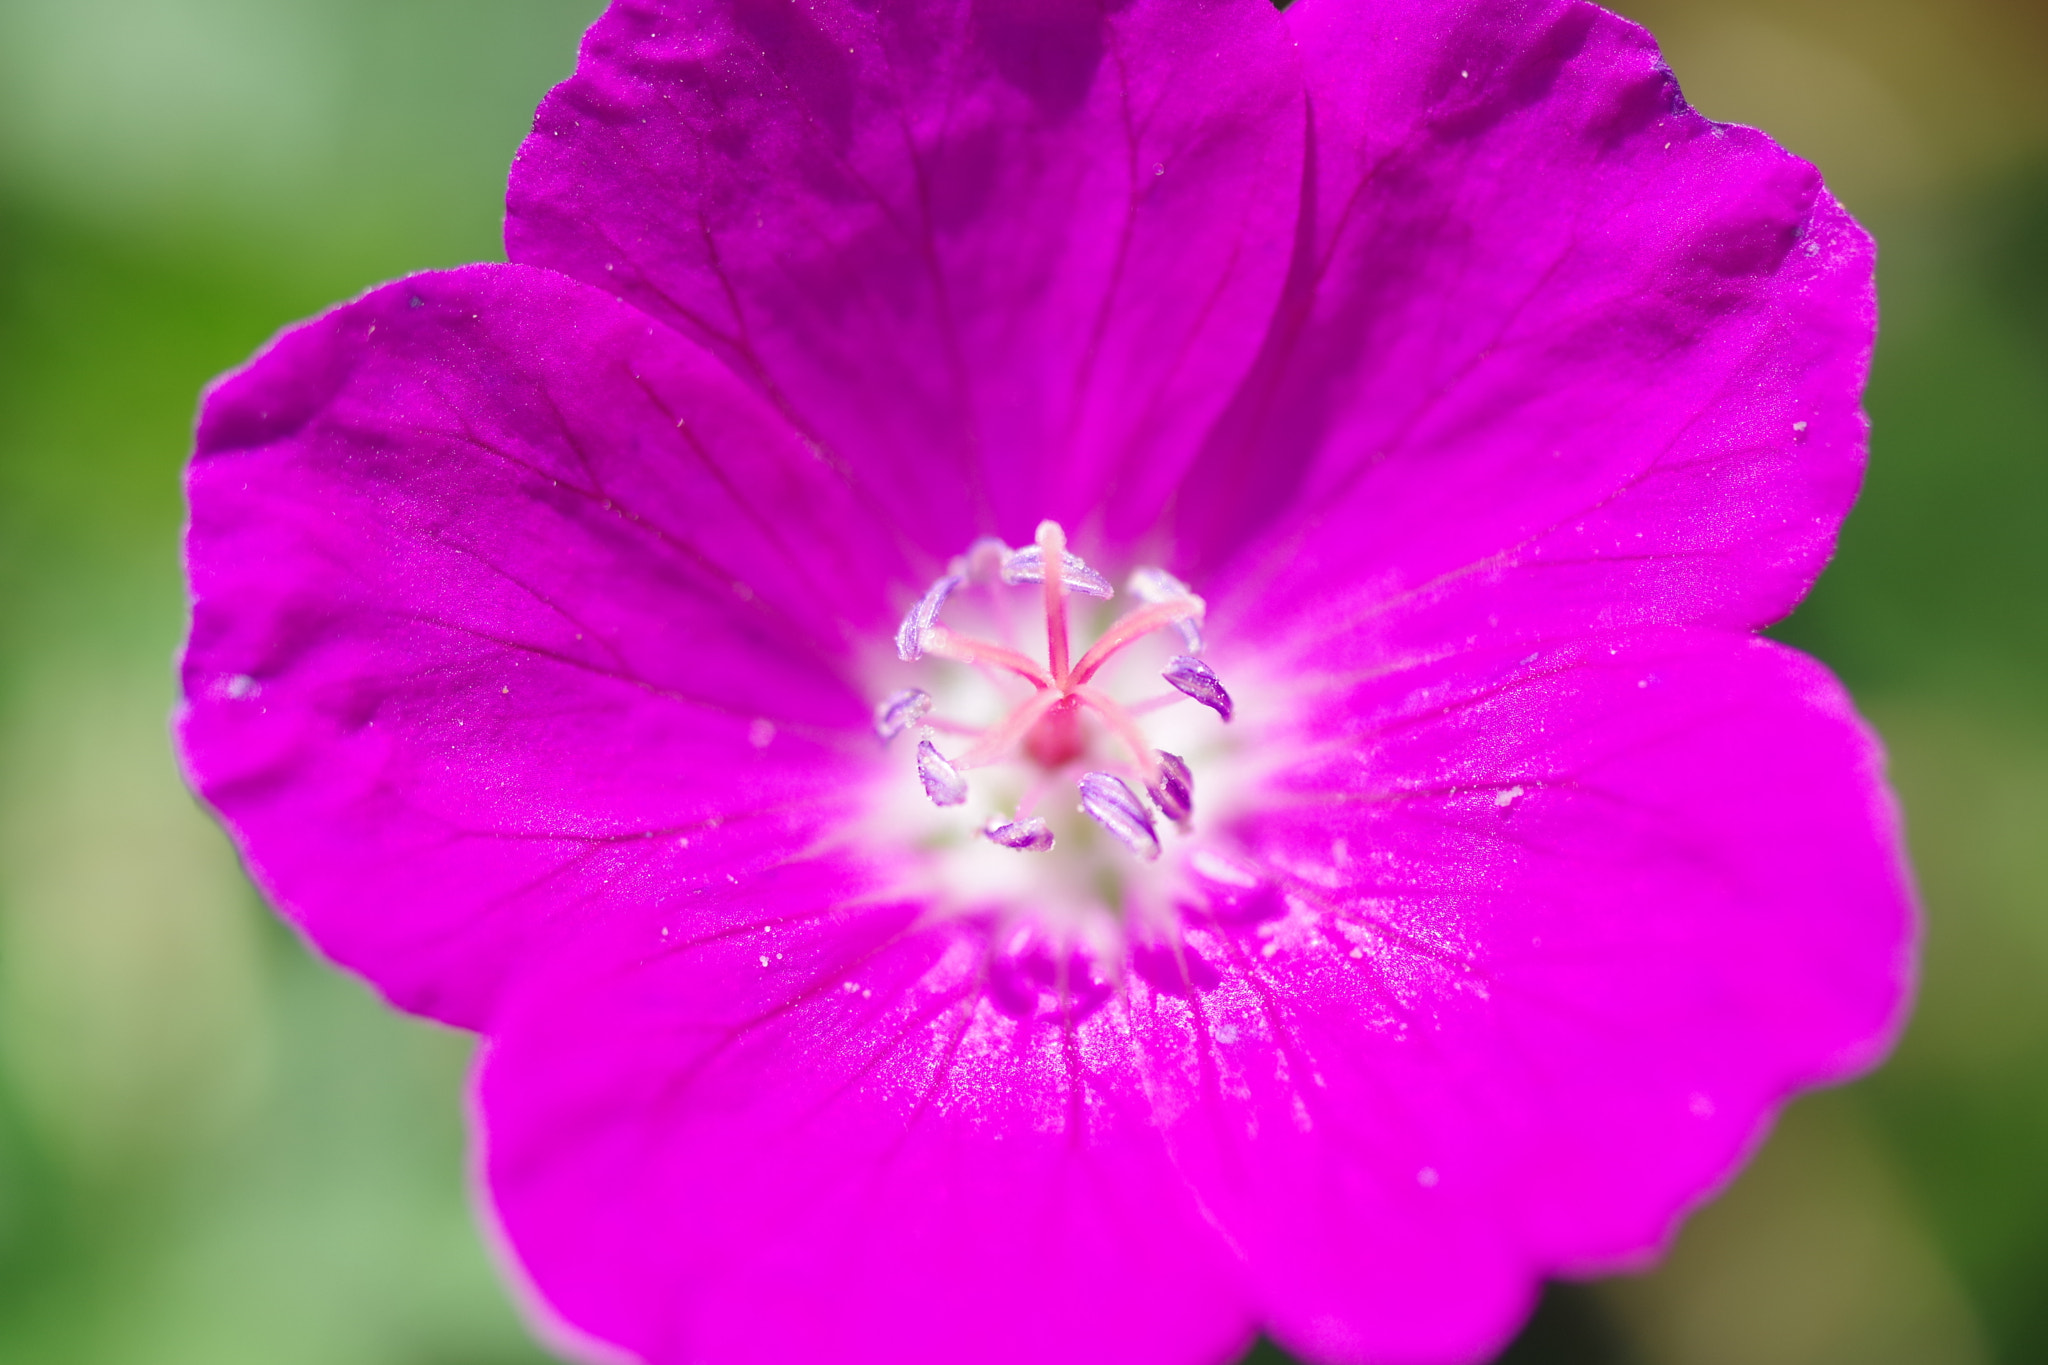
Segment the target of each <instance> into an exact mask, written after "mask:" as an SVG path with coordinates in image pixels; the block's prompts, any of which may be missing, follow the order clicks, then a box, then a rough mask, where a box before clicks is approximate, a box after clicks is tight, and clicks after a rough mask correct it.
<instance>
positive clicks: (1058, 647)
mask: <svg viewBox="0 0 2048 1365" xmlns="http://www.w3.org/2000/svg"><path fill="white" fill-rule="evenodd" d="M1066 559H1067V533H1066V532H1065V531H1062V530H1061V529H1060V524H1059V523H1058V522H1056V521H1052V520H1049V519H1048V520H1046V521H1041V522H1039V523H1038V568H1039V581H1040V582H1041V583H1043V584H1045V662H1046V666H1047V667H1048V668H1050V669H1051V670H1052V676H1053V681H1055V682H1057V683H1058V684H1059V685H1060V686H1061V687H1065V686H1066V685H1067V661H1068V659H1069V657H1070V656H1069V655H1068V653H1067V589H1066V575H1065V572H1064V565H1065V563H1066ZM1077 562H1078V561H1077Z"/></svg>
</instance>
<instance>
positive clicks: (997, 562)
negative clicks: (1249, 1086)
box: [947, 536, 1010, 585]
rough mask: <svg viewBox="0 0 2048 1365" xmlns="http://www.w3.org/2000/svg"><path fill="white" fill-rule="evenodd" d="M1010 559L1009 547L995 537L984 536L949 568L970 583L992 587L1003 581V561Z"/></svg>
mask: <svg viewBox="0 0 2048 1365" xmlns="http://www.w3.org/2000/svg"><path fill="white" fill-rule="evenodd" d="M1009 557H1010V547H1009V546H1007V545H1005V544H1003V542H1002V541H1000V540H998V539H996V538H995V537H994V536H982V537H981V538H980V539H978V540H976V541H975V542H974V543H973V544H972V545H970V546H968V547H967V553H966V554H964V555H962V556H960V558H958V559H956V560H954V561H953V563H952V564H950V565H948V566H947V567H948V568H950V569H951V570H952V571H953V572H954V573H957V574H960V575H961V576H963V577H964V578H966V580H967V581H968V582H969V583H979V584H990V585H992V584H996V583H1000V582H1002V581H1003V561H1004V560H1006V559H1008V558H1009Z"/></svg>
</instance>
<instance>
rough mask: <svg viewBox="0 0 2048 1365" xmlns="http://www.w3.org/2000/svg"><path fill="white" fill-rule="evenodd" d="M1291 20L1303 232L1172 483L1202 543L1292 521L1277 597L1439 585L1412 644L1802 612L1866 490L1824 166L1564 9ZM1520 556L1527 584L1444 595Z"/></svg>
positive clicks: (1850, 291) (1608, 18)
mask: <svg viewBox="0 0 2048 1365" xmlns="http://www.w3.org/2000/svg"><path fill="white" fill-rule="evenodd" d="M1286 17H1287V20H1288V23H1289V26H1290V28H1291V29H1292V31H1293V32H1294V33H1295V34H1297V35H1298V36H1299V38H1300V41H1301V50H1302V55H1303V60H1304V65H1305V66H1306V68H1307V71H1308V79H1309V85H1310V91H1311V105H1312V115H1313V138H1312V149H1311V164H1312V166H1313V172H1312V185H1311V190H1310V194H1309V198H1308V200H1307V202H1306V205H1305V215H1306V218H1307V220H1309V221H1312V223H1313V226H1312V227H1310V226H1308V224H1307V223H1306V222H1305V224H1304V241H1305V243H1307V242H1310V241H1312V245H1305V246H1304V250H1303V252H1302V254H1301V256H1300V257H1299V258H1298V259H1297V262H1296V269H1295V274H1294V276H1293V278H1292V279H1291V281H1290V285H1289V294H1288V298H1287V300H1286V301H1285V302H1284V303H1283V304H1282V306H1281V308H1280V310H1279V312H1278V314H1277V316H1276V320H1275V323H1274V326H1273V329H1272V331H1271V333H1270V334H1269V336H1268V339H1267V348H1266V352H1265V353H1264V355H1263V356H1262V358H1261V361H1260V365H1259V370H1258V373H1257V374H1256V375H1255V376H1254V378H1253V380H1252V381H1251V382H1250V383H1248V385H1247V386H1246V388H1245V390H1244V392H1243V393H1241V394H1240V395H1239V396H1238V399H1237V402H1236V404H1235V405H1234V407H1233V410H1232V412H1231V413H1230V414H1229V415H1228V417H1226V419H1225V420H1224V422H1223V423H1222V424H1221V425H1220V426H1219V428H1218V430H1217V432H1216V434H1215V437H1214V439H1213V440H1212V441H1211V442H1210V444H1209V446H1208V448H1207V449H1206V450H1205V452H1204V455H1203V458H1202V460H1201V461H1200V462H1199V463H1198V464H1197V466H1196V468H1195V471H1194V473H1193V475H1192V476H1191V478H1190V479H1189V481H1188V484H1187V486H1186V487H1185V488H1184V489H1183V491H1182V494H1181V500H1180V503H1179V511H1178V516H1179V521H1180V527H1179V532H1178V534H1179V536H1180V538H1181V542H1182V545H1183V558H1184V559H1187V560H1189V561H1190V562H1191V563H1193V562H1196V561H1204V562H1207V563H1209V564H1211V565H1212V566H1213V565H1215V564H1216V563H1218V562H1220V558H1221V556H1222V555H1223V553H1224V551H1225V550H1226V549H1227V548H1228V547H1230V546H1235V545H1244V544H1246V543H1247V542H1250V541H1254V540H1255V539H1256V533H1257V531H1258V530H1259V528H1260V527H1261V526H1262V525H1264V524H1265V523H1266V522H1267V521H1268V520H1270V519H1272V518H1274V517H1282V519H1283V520H1284V521H1285V522H1286V525H1285V526H1284V529H1282V530H1280V531H1277V532H1275V533H1273V534H1271V535H1268V536H1267V537H1265V538H1264V539H1263V540H1262V541H1258V543H1257V544H1256V545H1255V546H1254V548H1252V549H1250V550H1248V551H1247V552H1246V553H1247V554H1248V555H1249V557H1250V558H1249V562H1250V563H1251V564H1254V565H1258V566H1262V567H1261V568H1258V569H1252V570H1248V571H1247V572H1248V573H1249V574H1251V575H1252V576H1255V577H1257V578H1258V580H1259V584H1260V587H1261V588H1262V589H1263V590H1264V591H1263V594H1262V596H1261V598H1260V600H1259V602H1258V604H1257V607H1256V614H1257V615H1258V616H1259V617H1260V618H1261V619H1262V620H1271V619H1272V613H1274V612H1276V611H1277V612H1281V613H1289V612H1293V613H1297V614H1298V613H1299V612H1300V611H1302V610H1323V611H1327V612H1329V613H1330V614H1331V615H1332V616H1343V615H1348V614H1351V613H1353V612H1354V611H1355V610H1357V609H1358V608H1359V607H1360V606H1362V605H1363V604H1365V603H1366V602H1367V601H1368V599H1370V600H1371V601H1372V603H1373V604H1374V607H1375V609H1378V607H1379V606H1381V605H1383V604H1384V603H1386V602H1387V600H1388V599H1390V598H1398V597H1400V596H1401V595H1403V594H1409V593H1434V594H1435V596H1434V597H1432V600H1431V603H1430V610H1429V611H1428V612H1425V613H1423V616H1424V617H1426V619H1416V618H1414V615H1413V613H1411V619H1410V620H1408V621H1407V622H1406V624H1405V625H1404V628H1403V629H1404V632H1405V634H1404V638H1405V639H1406V640H1407V641H1408V642H1409V643H1411V644H1413V645H1416V646H1418V647H1433V646H1435V645H1437V644H1440V643H1443V642H1447V641H1459V642H1462V641H1463V639H1464V638H1465V637H1467V636H1468V635H1475V634H1476V635H1478V636H1479V637H1481V638H1482V639H1483V638H1486V632H1487V631H1488V630H1489V629H1491V628H1492V627H1491V626H1490V625H1489V618H1496V619H1497V621H1498V622H1499V623H1500V624H1499V627H1498V628H1499V629H1502V630H1511V631H1515V632H1520V633H1524V634H1542V633H1544V632H1550V631H1556V630H1559V629H1574V628H1585V627H1588V626H1592V625H1607V626H1611V625H1617V624H1620V623H1622V622H1624V621H1631V620H1632V621H1637V622H1698V623H1716V624H1722V625H1729V626H1738V627H1750V626H1755V625H1759V624H1762V623H1764V622H1767V621H1770V620H1773V619H1775V618H1777V617H1778V616H1780V615H1782V614H1783V613H1784V612H1785V611H1787V610H1789V609H1790V607H1791V605H1792V604H1793V603H1794V602H1796V601H1797V600H1798V599H1799V597H1800V596H1801V595H1802V594H1803V593H1804V592H1805V591H1806V589H1807V588H1808V587H1809V586H1810V585H1811V583H1812V581H1813V578H1814V576H1815V575H1816V574H1818V572H1819V571H1820V567H1821V564H1822V563H1823V561H1824V560H1825V558H1826V556H1827V555H1828V553H1829V552H1830V550H1831V548H1832V546H1833V543H1834V536H1835V531H1836V528H1837V527H1838V525H1839V524H1840V522H1841V519H1842V517H1843V516H1844V514H1845V513H1846V512H1847V510H1848V508H1849V505H1850V502H1851V501H1852V500H1853V498H1854V496H1855V493H1856V489H1857V485H1858V481H1859V478H1860V476H1861V471H1862V464H1863V454H1864V445H1865V439H1864V438H1865V423H1864V420H1863V417H1862V415H1861V412H1860V410H1859V407H1858V400H1859V394H1860V391H1861V388H1862V383H1863V378H1864V373H1865V369H1866V364H1867V360H1868V357H1869V353H1870V346H1871V339H1872V336H1873V334H1874V329H1875V318H1876V314H1875V302H1874V294H1873V288H1872V278H1871V271H1872V251H1871V245H1870V241H1869V239H1868V237H1867V236H1866V235H1865V234H1864V233H1863V231H1862V230H1861V229H1860V228H1858V227H1857V226H1856V224H1855V223H1854V222H1853V221H1851V220H1850V219H1849V218H1848V216H1847V215H1846V214H1844V213H1843V212H1842V210H1841V208H1840V207H1839V206H1838V205H1837V204H1836V203H1835V202H1834V200H1833V199H1832V198H1830V197H1829V196H1828V195H1827V194H1826V192H1825V191H1824V190H1823V189H1822V187H1821V183H1820V179H1819V176H1818V175H1817V174H1816V173H1815V172H1814V170H1813V168H1812V167H1810V166H1808V165H1807V164H1806V163H1804V162H1802V161H1799V160H1798V159H1796V158H1794V157H1792V156H1791V155H1789V154H1788V153H1786V152H1784V151H1783V150H1781V149H1780V148H1778V147H1777V146H1775V145H1774V144H1772V143H1771V142H1770V140H1769V139H1767V138H1765V137H1764V136H1763V135H1762V134H1760V133H1756V132H1754V131H1752V130H1749V129H1744V128H1734V127H1728V126H1725V125H1717V124H1714V123H1711V122H1709V121H1707V120H1706V119H1704V118H1702V117H1700V116H1699V115H1698V114H1696V113H1694V112H1693V111H1692V110H1691V109H1690V108H1688V107H1687V106H1686V105H1685V104H1684V103H1683V101H1682V100H1681V99H1680V97H1679V92H1678V88H1677V85H1676V83H1675V82H1674V81H1673V80H1672V78H1671V74H1670V72H1669V71H1668V70H1666V69H1665V67H1664V66H1663V64H1662V62H1661V60H1660V59H1659V57H1658V55H1657V51H1656V47H1655V45H1654V43H1653V42H1652V41H1651V39H1650V37H1649V35H1647V34H1646V33H1644V32H1643V31H1642V30H1640V29H1638V28H1636V27H1634V26H1633V25H1631V24H1628V23H1626V22H1625V21H1623V20H1620V19H1618V18H1616V17H1614V16H1612V15H1609V14H1606V13H1604V12H1602V11H1600V10H1597V9H1595V8H1593V7H1592V6H1589V5H1585V4H1581V3H1576V2H1575V0H1544V2H1542V3H1508V2H1507V0H1498V2H1495V0H1485V2H1480V0H1463V2H1462V3H1450V4H1444V3H1435V2H1434V0H1430V2H1428V3H1425V2H1424V0H1390V3H1384V4H1369V5H1368V4H1350V3H1344V0H1301V3H1299V4H1297V5H1295V6H1293V7H1292V8H1290V9H1289V11H1288V12H1287V16H1286ZM1283 514H1291V516H1283ZM1267 569H1270V570H1271V572H1270V574H1268V573H1267V572H1266V571H1265V570H1267ZM1503 576H1511V577H1513V578H1515V579H1517V580H1519V581H1520V582H1522V583H1523V584H1525V585H1526V588H1525V589H1515V590H1514V592H1513V600H1512V601H1511V602H1503V601H1501V600H1500V596H1499V595H1498V594H1492V593H1490V592H1472V591H1457V592H1449V593H1441V592H1437V590H1438V589H1439V588H1441V587H1443V586H1444V584H1445V582H1446V581H1447V580H1452V581H1455V582H1456V583H1458V584H1460V585H1461V586H1462V587H1465V588H1469V587H1474V586H1488V585H1491V584H1492V583H1493V582H1495V581H1496V580H1498V579H1499V578H1501V577H1503ZM1196 578H1197V581H1200V576H1199V575H1196Z"/></svg>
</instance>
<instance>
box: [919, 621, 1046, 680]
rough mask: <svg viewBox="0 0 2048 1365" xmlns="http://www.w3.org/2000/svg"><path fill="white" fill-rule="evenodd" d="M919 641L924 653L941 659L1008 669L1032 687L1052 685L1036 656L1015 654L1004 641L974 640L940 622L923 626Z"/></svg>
mask: <svg viewBox="0 0 2048 1365" xmlns="http://www.w3.org/2000/svg"><path fill="white" fill-rule="evenodd" d="M922 643H923V646H924V652H925V653H927V654H936V655H938V656H939V657H940V658H941V659H951V660H953V661H954V662H955V663H962V664H979V665H983V666H985V667H989V668H1003V669H1008V670H1009V671H1010V672H1012V673H1015V674H1016V675H1017V676H1018V677H1020V678H1027V679H1029V680H1030V682H1031V685H1032V686H1033V687H1051V686H1052V679H1051V678H1048V677H1046V676H1045V670H1044V669H1043V668H1040V667H1039V666H1038V661H1037V660H1036V659H1033V658H1031V657H1029V656H1028V655H1024V654H1019V653H1018V652H1017V651H1016V650H1014V649H1011V648H1010V647H1009V646H1008V645H999V644H994V643H992V642H990V641H988V640H977V639H974V638H973V637H972V636H967V635H955V634H954V633H953V632H952V631H950V630H947V629H946V628H945V627H944V626H932V627H931V628H929V629H928V630H926V631H925V633H924V640H923V642H922Z"/></svg>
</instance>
